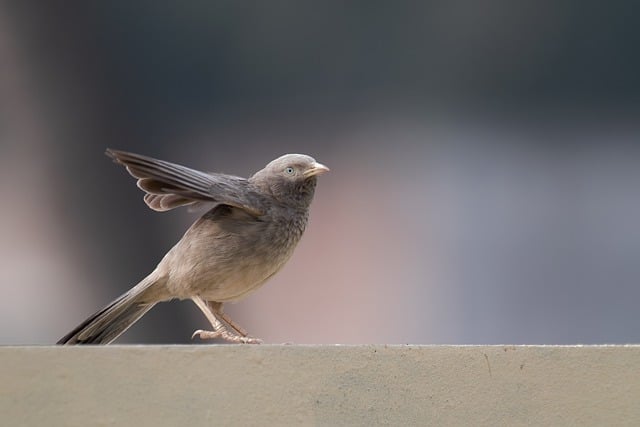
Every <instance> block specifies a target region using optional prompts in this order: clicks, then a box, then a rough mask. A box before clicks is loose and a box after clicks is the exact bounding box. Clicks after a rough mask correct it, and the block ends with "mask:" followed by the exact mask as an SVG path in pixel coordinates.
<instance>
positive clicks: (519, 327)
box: [0, 2, 640, 344]
mask: <svg viewBox="0 0 640 427" xmlns="http://www.w3.org/2000/svg"><path fill="white" fill-rule="evenodd" d="M498 3H500V2H497V3H496V5H494V6H495V10H494V9H490V10H489V9H487V10H484V11H483V13H480V14H471V16H470V15H469V14H465V13H462V12H457V11H454V10H452V9H451V10H450V9H449V8H445V7H436V6H435V4H433V5H432V4H431V3H430V2H426V3H424V4H423V5H422V6H420V7H418V8H417V9H416V10H411V9H408V8H401V7H399V6H397V7H396V8H394V7H393V6H391V5H389V6H388V7H389V8H390V10H382V9H380V8H375V7H373V8H372V9H369V13H368V14H367V15H362V13H361V11H359V10H358V9H357V8H350V7H347V6H344V7H342V8H337V6H335V7H332V6H315V9H314V7H312V6H297V7H298V8H299V10H298V13H293V9H290V10H288V11H289V13H285V12H286V11H283V10H280V11H277V10H274V9H275V8H274V9H270V10H269V13H265V10H264V9H261V8H260V7H257V6H256V8H254V9H251V8H248V9H247V8H241V7H239V6H235V7H234V6H229V5H227V6H219V5H218V6H208V7H205V8H204V9H202V10H199V9H197V8H195V6H193V5H190V6H186V5H185V6H178V5H176V6H175V7H174V8H172V9H168V8H167V7H165V6H154V5H151V4H150V5H147V6H145V7H142V6H140V8H136V7H133V6H127V5H126V4H125V3H121V2H113V3H109V4H108V5H107V4H106V3H105V4H103V5H102V6H89V5H84V4H83V5H82V6H80V5H78V7H76V8H74V9H73V12H71V11H70V10H69V11H63V10H58V9H56V8H55V6H51V5H49V6H39V7H35V6H30V5H29V3H28V2H25V3H23V4H22V5H20V6H15V5H14V6H8V5H3V6H0V194H1V195H2V208H3V209H2V216H1V220H0V233H1V235H2V239H1V240H0V289H1V290H2V292H3V298H1V299H0V344H47V343H53V342H55V341H56V340H57V339H58V338H60V337H61V336H62V335H64V334H65V333H66V332H67V331H68V330H70V329H71V328H72V327H74V326H75V325H76V324H78V323H79V322H81V321H82V320H83V319H84V318H85V317H86V316H88V315H90V314H91V313H92V312H94V311H96V310H98V309H99V308H101V307H102V306H104V305H106V304H107V303H109V302H110V301H111V300H112V299H114V298H115V297H117V296H118V295H119V294H120V293H122V292H124V291H126V290H127V289H128V288H129V287H131V286H133V285H134V284H135V283H136V282H137V281H138V280H140V279H141V278H143V277H144V276H145V275H146V274H148V273H149V272H150V271H151V270H152V269H153V268H154V267H155V265H156V263H157V262H158V261H159V260H160V259H161V257H162V256H163V255H164V253H165V252H166V251H167V250H168V249H169V248H170V247H171V245H172V244H174V243H175V242H176V241H177V240H178V239H179V237H180V236H181V233H183V232H184V230H186V228H187V227H188V226H189V224H190V223H191V222H192V221H194V220H195V219H196V218H197V214H194V213H189V212H187V211H186V210H184V211H181V212H170V213H166V214H158V213H155V212H152V211H150V210H148V209H147V208H146V206H145V205H144V204H143V203H142V193H141V192H140V191H139V190H138V189H137V188H136V187H135V182H134V181H133V180H132V179H131V178H130V177H129V176H128V175H127V174H126V173H125V172H124V171H123V170H122V169H121V168H120V167H118V166H116V165H113V164H112V163H111V162H110V161H109V159H107V158H106V157H104V155H103V152H104V150H105V148H107V147H113V148H118V149H126V150H129V151H135V152H140V153H142V154H147V155H150V156H154V157H158V158H162V159H166V160H170V161H173V162H177V163H181V164H185V165H188V166H191V167H194V168H199V169H202V170H210V171H220V172H228V173H233V174H237V175H244V176H248V175H250V174H251V173H253V172H254V171H256V170H258V169H259V168H261V167H262V166H264V164H266V163H267V162H268V161H270V160H272V159H273V158H275V157H277V156H279V155H281V154H283V153H286V152H301V153H306V154H310V155H312V156H314V157H315V158H316V159H317V160H318V161H320V162H322V163H324V164H326V165H328V166H329V167H330V168H331V172H330V173H329V174H326V175H324V176H322V177H321V178H320V181H319V185H318V189H317V192H316V198H315V200H314V203H313V205H312V210H311V221H310V224H309V227H308V229H307V232H306V234H305V236H304V238H303V240H302V242H301V243H300V245H299V247H298V249H297V251H296V253H295V254H294V256H293V258H292V259H291V261H290V262H289V263H288V264H287V265H286V267H285V268H284V269H283V271H282V272H281V273H280V274H278V275H276V276H275V277H274V278H272V279H271V280H270V281H269V282H268V283H267V284H266V285H265V286H264V287H262V288H261V289H259V290H258V291H257V292H255V293H254V294H252V295H251V296H249V297H248V298H246V299H245V300H243V301H241V302H238V303H237V304H232V305H229V306H228V307H227V309H226V311H227V312H228V313H229V314H231V315H232V318H233V319H234V320H236V321H237V322H238V323H240V324H241V325H243V326H244V327H245V328H247V329H248V330H249V331H250V332H251V333H252V334H253V335H255V336H259V337H260V338H262V339H264V340H265V341H266V342H269V343H280V342H295V343H420V344H440V343H462V344H479V343H483V344H495V343H532V344H533V343H548V344H554V343H626V342H638V340H639V339H640V332H639V331H640V315H639V314H638V310H637V301H638V298H640V287H639V286H638V283H639V279H640V263H639V262H638V254H640V231H639V230H640V227H638V218H640V197H638V196H639V192H638V188H640V186H639V184H640V168H639V167H638V165H640V145H639V144H638V137H639V136H640V129H639V122H638V120H637V119H638V106H639V103H638V100H639V99H640V97H639V96H638V94H639V93H640V87H638V85H637V81H636V76H637V71H640V70H639V68H640V64H639V63H638V60H637V59H629V56H628V55H627V53H628V52H627V48H628V46H627V44H626V43H631V42H632V40H637V38H638V31H637V29H635V30H633V37H631V39H630V38H629V36H628V34H627V33H625V32H624V31H623V30H624V29H625V28H628V27H626V26H625V25H626V24H627V21H626V20H625V16H624V15H625V14H624V10H620V11H614V12H611V11H609V12H608V14H607V15H606V16H604V18H603V17H602V16H601V15H600V14H599V13H596V11H589V10H588V9H587V8H586V7H585V8H582V9H581V8H577V9H580V10H579V11H580V12H581V13H582V14H581V15H580V16H581V18H580V19H579V20H572V19H570V18H571V16H572V14H573V13H574V10H572V9H571V10H569V9H563V8H561V7H559V6H558V7H555V8H550V9H544V10H543V9H542V7H541V6H540V7H538V6H536V4H535V3H533V2H531V3H530V4H529V5H528V6H527V7H526V8H525V9H521V8H519V7H517V6H509V5H507V4H502V3H500V4H499V5H498ZM292 7H293V6H292ZM336 8H337V9H340V10H337V9H336ZM577 9H576V11H575V12H577V11H578V10H577ZM463 10H468V9H464V8H463ZM496 10H501V13H500V14H499V13H497V12H496ZM309 16H314V17H315V19H318V20H319V22H316V21H313V23H312V22H311V21H309V22H307V21H305V19H308V17H309ZM434 16H435V17H437V19H436V18H434ZM305 17H307V18H305ZM305 22H306V24H305ZM596 22H598V23H599V24H601V25H604V24H603V23H605V24H606V25H609V27H607V28H606V33H607V34H608V38H602V37H604V36H601V34H600V32H599V31H592V29H593V28H592V26H593V25H595V24H594V23H596ZM540 25H544V28H545V31H539V32H538V31H537V30H536V29H537V28H539V26H540ZM616 29H618V30H620V32H619V33H617V32H616V31H614V30H616ZM602 31H604V30H602ZM550 34H551V35H553V37H551V36H550ZM582 35H587V36H588V37H591V38H590V39H588V40H592V43H590V42H588V40H587V41H586V42H585V41H584V38H583V37H582ZM603 40H604V41H603ZM605 42H606V43H609V45H606V48H602V47H601V46H602V44H601V43H605ZM599 43H600V44H599ZM636 57H637V55H636ZM587 58H590V60H591V61H593V63H591V64H590V67H591V68H589V69H586V70H585V68H584V62H585V61H587ZM203 327H206V320H205V319H204V317H203V316H202V315H201V314H200V313H199V312H198V311H197V309H196V308H195V306H193V305H192V304H190V303H189V302H183V303H178V302H172V303H168V304H161V305H159V306H157V307H156V308H154V309H153V310H152V311H151V312H150V313H149V314H148V315H147V316H145V318H143V319H142V320H141V321H140V322H139V324H137V325H135V326H134V327H133V328H132V329H131V330H130V331H129V332H127V333H126V334H125V335H124V336H123V337H122V338H121V339H120V342H123V343H127V342H128V343H133V342H136V343H138V342H139V343H184V342H190V340H189V337H190V336H191V333H192V332H193V330H195V329H199V328H203Z"/></svg>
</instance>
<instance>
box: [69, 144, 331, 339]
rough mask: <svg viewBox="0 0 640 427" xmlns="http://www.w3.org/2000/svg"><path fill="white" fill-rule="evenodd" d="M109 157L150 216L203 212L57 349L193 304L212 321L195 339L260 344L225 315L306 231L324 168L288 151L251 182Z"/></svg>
mask: <svg viewBox="0 0 640 427" xmlns="http://www.w3.org/2000/svg"><path fill="white" fill-rule="evenodd" d="M106 155H107V156H109V157H111V158H112V159H113V161H114V162H115V163H117V164H119V165H122V166H124V167H125V168H126V170H127V171H128V172H129V174H130V175H131V176H132V177H134V178H135V179H137V185H138V187H139V188H140V189H141V190H142V191H144V193H145V194H144V202H145V203H146V204H147V206H148V207H149V208H151V209H153V210H154V211H157V212H165V211H169V210H172V209H175V208H178V207H182V206H187V207H191V208H198V207H204V206H206V207H207V208H208V210H207V211H206V213H204V214H203V215H202V216H201V217H200V218H199V219H197V220H196V221H195V222H194V223H193V225H191V227H190V228H189V229H188V230H187V231H186V232H185V234H184V235H183V236H182V238H181V239H180V240H179V241H178V242H177V243H176V244H175V246H173V247H172V248H171V249H170V250H169V251H168V252H167V254H166V255H165V256H164V257H163V258H162V260H161V261H160V262H159V263H158V265H157V267H156V268H155V269H154V270H153V271H152V272H151V273H150V274H149V275H148V276H147V277H145V278H144V279H142V280H141V281H140V282H139V283H138V284H137V285H135V286H134V287H133V288H131V289H129V290H128V291H127V292H125V293H124V294H122V295H121V296H119V297H118V298H116V299H115V300H114V301H112V302H111V303H110V304H108V305H107V306H106V307H104V308H103V309H101V310H99V311H97V312H96V313H94V314H93V315H91V316H90V317H89V318H87V319H86V320H85V321H84V322H82V323H80V324H79V325H78V326H77V327H76V328H74V329H73V330H71V331H70V332H69V333H68V334H66V335H65V336H64V337H62V338H61V339H60V340H59V341H58V342H57V344H60V345H77V344H109V343H111V342H112V341H114V340H115V339H116V338H118V337H119V336H120V335H121V334H123V333H124V332H125V331H126V330H127V329H128V328H129V327H131V326H132V325H133V324H134V323H135V322H136V321H138V320H139V319H140V318H141V317H142V316H143V315H144V314H145V313H147V312H148V311H149V310H151V308H153V306H154V305H156V304H157V303H159V302H165V301H170V300H173V299H182V300H185V299H190V300H191V301H193V303H195V305H196V306H197V307H198V308H199V309H200V310H201V311H202V313H203V314H204V316H205V317H206V319H207V320H208V321H209V323H210V324H211V330H202V329H199V330H196V331H195V332H194V333H193V335H192V337H191V338H192V339H193V338H195V337H199V338H200V339H201V340H207V339H213V338H221V339H223V340H225V341H227V342H231V343H247V344H255V343H260V342H262V341H261V340H260V339H258V338H254V337H251V336H249V334H248V333H247V331H246V330H245V329H244V328H242V327H241V326H239V325H238V324H237V323H235V322H234V321H233V320H232V319H230V318H229V316H228V315H226V313H224V311H223V305H224V303H226V302H231V301H237V300H240V299H242V298H244V297H245V296H247V295H248V294H250V293H251V292H253V291H255V290H256V289H258V288H259V287H260V286H261V285H262V284H264V283H265V282H266V281H267V280H268V279H269V278H271V277H272V276H273V275H274V274H276V273H277V272H278V271H279V270H280V269H281V268H282V267H283V265H284V264H285V263H286V262H287V261H288V260H289V258H290V257H291V255H292V254H293V251H294V249H295V247H296V245H297V244H298V242H299V240H300V238H301V237H302V234H303V232H304V230H305V228H306V226H307V222H308V218H309V207H310V205H311V201H312V199H313V196H314V193H315V189H316V183H317V177H318V176H319V175H321V174H323V173H325V172H328V171H329V168H328V167H327V166H325V165H323V164H321V163H318V162H317V161H316V160H315V159H314V158H313V157H311V156H308V155H304V154H285V155H283V156H281V157H278V158H277V159H275V160H273V161H271V162H270V163H268V164H267V165H266V166H265V167H264V168H263V169H261V170H259V171H258V172H256V173H255V174H253V175H252V176H251V177H249V178H242V177H238V176H233V175H227V174H222V173H207V172H201V171H198V170H195V169H191V168H188V167H186V166H181V165H179V164H175V163H170V162H167V161H164V160H158V159H155V158H152V157H148V156H144V155H140V154H134V153H130V152H126V151H119V150H114V149H107V150H106Z"/></svg>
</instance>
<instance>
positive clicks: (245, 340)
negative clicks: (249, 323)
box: [191, 329, 262, 344]
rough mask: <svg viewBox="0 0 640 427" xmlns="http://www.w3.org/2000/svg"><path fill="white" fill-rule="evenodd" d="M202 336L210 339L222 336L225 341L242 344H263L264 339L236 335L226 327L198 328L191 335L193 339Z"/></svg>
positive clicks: (202, 338)
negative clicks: (206, 329)
mask: <svg viewBox="0 0 640 427" xmlns="http://www.w3.org/2000/svg"><path fill="white" fill-rule="evenodd" d="M196 336H197V337H198V338H200V339H201V340H210V339H214V338H222V339H223V340H225V341H229V342H232V343H240V344H262V340H261V339H259V338H253V337H244V336H241V335H235V334H231V333H229V331H227V330H226V329H219V330H217V331H205V330H202V329H198V330H197V331H195V332H194V333H193V335H191V339H194V338H195V337H196Z"/></svg>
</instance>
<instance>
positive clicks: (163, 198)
mask: <svg viewBox="0 0 640 427" xmlns="http://www.w3.org/2000/svg"><path fill="white" fill-rule="evenodd" d="M106 154H107V156H109V157H111V158H112V159H113V160H114V161H115V162H116V163H119V164H121V165H123V166H125V167H126V168H127V171H128V172H129V173H130V174H131V176H133V177H134V178H137V179H138V187H140V189H142V190H143V191H145V192H146V193H147V194H145V195H144V201H145V203H146V204H147V206H149V207H150V208H151V209H153V210H155V211H159V212H164V211H168V210H171V209H174V208H177V207H180V206H187V205H190V206H193V205H197V204H203V203H204V204H206V203H212V202H213V203H216V204H226V205H230V206H234V207H237V208H240V209H243V210H245V211H247V212H248V213H250V214H251V215H255V216H260V215H262V214H263V213H264V212H263V211H262V209H261V207H260V206H261V204H260V201H261V198H262V197H261V196H260V194H259V193H257V192H255V191H252V190H251V189H250V188H249V183H248V181H247V180H246V179H244V178H240V177H237V176H231V175H225V174H219V173H205V172H200V171H197V170H195V169H190V168H188V167H185V166H180V165H177V164H175V163H170V162H166V161H164V160H158V159H154V158H152V157H147V156H142V155H140V154H134V153H127V152H125V151H118V150H112V149H107V151H106Z"/></svg>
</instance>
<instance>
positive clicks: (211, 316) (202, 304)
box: [191, 297, 262, 344]
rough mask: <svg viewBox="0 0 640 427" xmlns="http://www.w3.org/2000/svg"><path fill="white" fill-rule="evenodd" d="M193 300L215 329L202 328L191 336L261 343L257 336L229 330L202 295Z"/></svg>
mask: <svg viewBox="0 0 640 427" xmlns="http://www.w3.org/2000/svg"><path fill="white" fill-rule="evenodd" d="M191 300H192V301H193V302H194V303H195V305H197V306H198V308H199V309H200V311H202V313H203V314H204V315H205V317H206V318H207V320H209V323H211V326H212V327H213V331H204V330H202V329H198V330H197V331H195V332H194V333H193V335H192V336H191V338H195V337H196V336H198V337H200V339H203V340H204V339H213V338H218V337H219V338H222V339H224V340H226V341H229V342H235V343H244V344H259V343H261V342H262V341H261V340H259V339H257V338H249V337H247V336H242V335H237V334H235V333H231V332H229V331H228V330H227V328H226V327H225V326H224V324H222V322H220V320H218V318H217V317H216V315H215V313H214V312H213V311H212V310H211V308H210V307H209V305H208V304H207V302H206V301H204V300H203V299H202V298H200V297H193V298H191Z"/></svg>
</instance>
